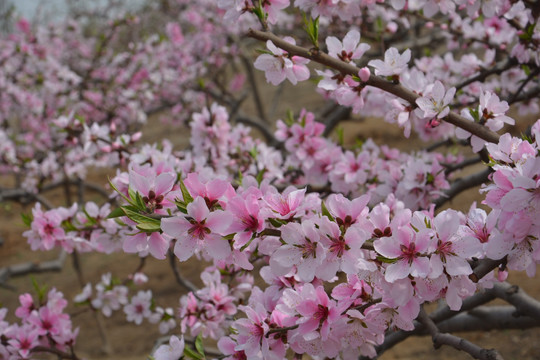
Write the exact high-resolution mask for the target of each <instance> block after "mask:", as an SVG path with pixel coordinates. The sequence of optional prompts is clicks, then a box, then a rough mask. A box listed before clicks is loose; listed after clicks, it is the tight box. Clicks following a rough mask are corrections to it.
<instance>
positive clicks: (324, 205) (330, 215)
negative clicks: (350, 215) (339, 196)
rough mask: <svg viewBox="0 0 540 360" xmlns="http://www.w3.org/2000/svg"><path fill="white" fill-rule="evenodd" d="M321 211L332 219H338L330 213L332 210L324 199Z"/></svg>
mask: <svg viewBox="0 0 540 360" xmlns="http://www.w3.org/2000/svg"><path fill="white" fill-rule="evenodd" d="M321 211H322V214H323V215H324V216H326V217H327V218H328V219H330V221H336V220H335V219H334V217H333V216H332V214H330V211H328V208H327V207H326V204H325V203H324V201H322V202H321Z"/></svg>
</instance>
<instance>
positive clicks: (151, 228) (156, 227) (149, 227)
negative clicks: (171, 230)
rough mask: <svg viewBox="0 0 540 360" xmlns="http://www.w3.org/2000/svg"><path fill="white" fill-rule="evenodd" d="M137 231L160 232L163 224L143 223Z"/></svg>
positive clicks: (138, 226)
mask: <svg viewBox="0 0 540 360" xmlns="http://www.w3.org/2000/svg"><path fill="white" fill-rule="evenodd" d="M137 229H139V230H141V231H143V232H145V233H149V232H158V231H161V224H156V223H153V222H143V223H140V224H138V225H137Z"/></svg>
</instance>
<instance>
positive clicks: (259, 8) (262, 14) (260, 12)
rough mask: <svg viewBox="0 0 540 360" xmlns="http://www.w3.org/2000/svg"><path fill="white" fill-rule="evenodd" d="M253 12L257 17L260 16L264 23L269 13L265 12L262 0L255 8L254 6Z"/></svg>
mask: <svg viewBox="0 0 540 360" xmlns="http://www.w3.org/2000/svg"><path fill="white" fill-rule="evenodd" d="M253 13H254V14H255V15H257V17H258V18H259V20H260V21H261V22H262V23H266V18H267V17H268V14H267V13H266V12H264V9H263V7H262V4H261V1H259V4H258V6H256V7H255V8H253Z"/></svg>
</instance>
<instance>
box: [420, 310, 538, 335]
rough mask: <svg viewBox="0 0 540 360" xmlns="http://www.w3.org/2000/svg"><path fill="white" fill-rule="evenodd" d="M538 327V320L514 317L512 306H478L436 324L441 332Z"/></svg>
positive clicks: (514, 312) (514, 311)
mask: <svg viewBox="0 0 540 360" xmlns="http://www.w3.org/2000/svg"><path fill="white" fill-rule="evenodd" d="M430 317H431V314H430ZM538 326H540V323H538V320H536V319H534V318H532V317H530V316H516V308H514V307H513V306H480V307H478V308H476V309H474V310H471V311H469V312H468V313H460V314H457V315H456V316H454V317H453V318H451V319H449V320H446V321H443V322H441V323H439V324H437V327H438V328H439V329H440V330H441V331H442V332H467V331H491V330H508V329H528V328H533V327H538Z"/></svg>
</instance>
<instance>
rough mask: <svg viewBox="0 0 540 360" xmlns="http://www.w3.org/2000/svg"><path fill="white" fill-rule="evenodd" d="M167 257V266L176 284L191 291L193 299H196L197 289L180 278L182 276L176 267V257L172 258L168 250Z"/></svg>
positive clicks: (171, 252)
mask: <svg viewBox="0 0 540 360" xmlns="http://www.w3.org/2000/svg"><path fill="white" fill-rule="evenodd" d="M168 256H169V264H170V265H171V269H172V271H173V273H174V277H175V279H176V282H177V283H178V284H180V285H181V286H183V287H184V288H185V289H187V290H189V291H191V292H192V293H193V295H195V297H197V291H198V290H199V289H197V287H196V286H195V285H194V284H193V283H192V282H191V281H189V280H187V279H184V278H182V275H180V271H179V270H178V268H177V267H176V257H175V256H174V253H173V251H172V250H171V249H169V252H168Z"/></svg>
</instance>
